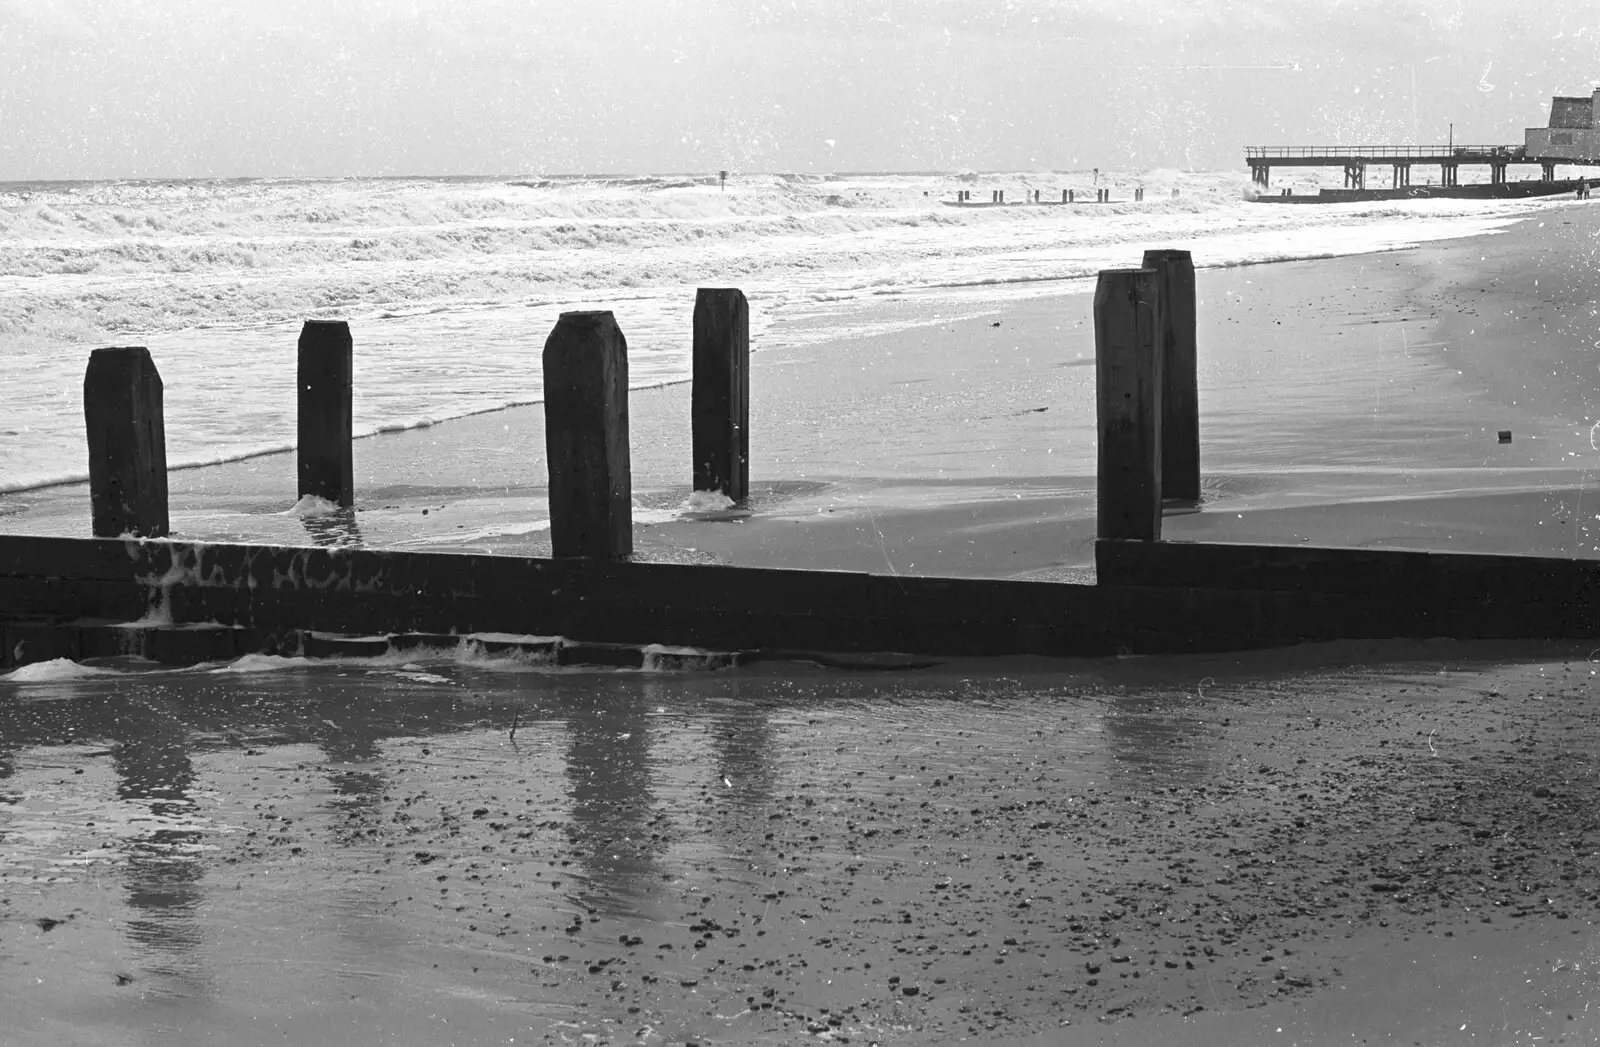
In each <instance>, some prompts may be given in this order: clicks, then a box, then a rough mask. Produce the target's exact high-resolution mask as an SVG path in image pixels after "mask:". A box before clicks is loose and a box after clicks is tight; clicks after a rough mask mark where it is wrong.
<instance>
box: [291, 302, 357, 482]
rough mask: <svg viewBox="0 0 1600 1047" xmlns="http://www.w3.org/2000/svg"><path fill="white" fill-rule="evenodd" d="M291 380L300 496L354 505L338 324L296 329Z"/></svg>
mask: <svg viewBox="0 0 1600 1047" xmlns="http://www.w3.org/2000/svg"><path fill="white" fill-rule="evenodd" d="M299 348H300V353H299V356H300V359H299V367H298V368H297V375H296V381H295V388H296V389H297V390H298V401H299V402H298V409H299V425H298V430H299V433H298V435H299V440H298V447H299V473H300V496H301V497H305V496H306V495H308V494H309V495H314V496H316V497H318V498H325V499H327V500H328V501H330V502H335V503H337V504H339V505H341V506H343V507H345V508H347V509H348V508H349V507H350V506H352V505H354V504H355V501H356V496H355V490H356V488H355V469H354V466H353V464H352V461H351V450H350V440H351V407H350V401H351V391H352V388H353V384H354V383H353V382H352V379H351V365H352V355H353V352H352V343H351V339H350V325H349V324H348V323H346V322H345V321H343V320H307V321H306V322H305V326H303V327H301V328H300V346H299Z"/></svg>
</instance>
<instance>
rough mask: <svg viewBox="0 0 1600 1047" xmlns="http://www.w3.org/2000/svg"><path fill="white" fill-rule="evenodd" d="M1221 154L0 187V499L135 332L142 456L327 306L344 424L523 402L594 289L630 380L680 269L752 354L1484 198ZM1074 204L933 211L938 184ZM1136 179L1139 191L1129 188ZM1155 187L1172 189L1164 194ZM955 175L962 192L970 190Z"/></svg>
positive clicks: (1325, 237) (267, 395)
mask: <svg viewBox="0 0 1600 1047" xmlns="http://www.w3.org/2000/svg"><path fill="white" fill-rule="evenodd" d="M1246 181H1247V179H1246V177H1245V175H1244V174H1243V173H1240V172H1200V173H1193V172H1181V171H1146V172H1140V173H1137V174H1130V173H1113V174H1102V175H1100V176H1099V179H1098V182H1096V181H1095V176H1094V175H1093V174H1092V173H1090V172H1014V173H995V174H975V173H968V174H954V173H952V174H924V175H894V176H888V175H857V176H830V177H822V176H802V175H771V176H759V177H757V176H736V177H733V178H730V179H729V182H728V186H727V188H726V190H724V189H723V188H722V187H721V185H720V184H719V183H718V182H717V181H716V180H714V179H707V178H705V177H704V176H677V175H663V176H655V175H649V176H644V175H641V176H628V177H606V178H579V177H573V178H542V179H481V178H463V179H325V180H315V179H313V180H303V179H245V180H229V181H164V182H106V183H50V184H32V185H24V184H15V183H12V184H4V185H0V360H4V362H5V366H6V369H7V376H8V378H10V379H11V381H10V383H9V384H8V391H0V416H3V417H4V418H5V419H6V421H5V422H4V423H3V424H4V426H5V428H3V429H0V493H3V492H5V491H8V490H10V491H16V490H19V489H24V488H28V487H33V486H39V485H42V484H47V483H53V482H65V481H70V480H77V479H80V478H81V477H82V475H83V473H84V465H85V462H86V450H85V447H84V443H83V435H82V431H81V430H82V408H81V402H80V400H79V397H80V392H79V391H80V390H81V383H82V374H83V366H84V363H85V360H86V357H87V353H88V350H89V348H90V347H91V346H94V345H96V344H99V345H105V344H138V345H148V346H150V347H151V350H152V353H153V354H154V355H155V357H156V359H157V364H158V366H159V367H160V369H161V373H162V375H163V378H164V380H165V383H166V401H167V441H168V455H169V462H170V463H171V464H172V465H173V466H175V467H177V466H184V465H200V464H207V463H212V462H219V461H227V460H232V459H236V458H242V457H247V456H251V455H256V454H264V453H269V452H271V451H274V450H281V449H283V448H285V447H288V446H291V445H292V442H293V432H294V420H293V404H294V397H293V388H292V382H293V379H292V372H293V366H294V362H293V361H294V345H295V340H296V337H297V333H298V327H299V324H300V322H301V321H303V320H305V319H310V318H332V317H339V318H347V319H349V320H350V321H351V323H352V327H353V333H354V335H355V339H356V346H357V364H356V367H357V392H356V419H357V431H358V432H360V433H377V432H388V431H393V430H396V429H405V428H412V427H418V426H424V425H429V424H433V423H434V422H437V421H441V420H443V419H447V418H453V417H458V416H462V415H467V414H473V413H478V412H481V411H485V410H493V409H497V408H500V407H504V406H508V405H512V404H525V403H531V402H537V401H538V400H539V399H540V398H541V397H542V395H543V391H542V388H541V385H540V376H539V373H538V365H537V346H538V345H539V344H541V343H542V341H543V339H544V337H545V335H546V334H547V333H548V331H549V330H550V327H551V326H552V325H553V324H554V322H555V320H556V318H557V317H558V315H559V313H560V312H561V311H562V310H563V309H573V308H610V309H613V310H614V311H615V312H616V315H617V318H618V322H619V323H620V324H621V326H622V327H623V330H624V331H625V333H626V336H627V338H628V343H629V357H630V371H631V373H630V378H631V379H632V382H633V384H634V386H635V387H644V386H649V385H652V384H661V383H664V382H673V381H681V380H684V379H686V378H687V377H688V372H689V352H690V338H691V330H692V309H693V300H694V289H695V288H696V287H702V286H738V287H741V288H743V289H744V290H745V292H746V294H747V295H748V296H749V298H750V303H751V322H752V343H753V346H754V347H755V348H756V349H757V350H758V351H759V350H760V349H762V348H764V347H769V346H773V345H780V344H784V343H785V340H786V339H787V340H790V341H791V342H792V341H793V340H795V339H807V340H811V339H815V338H816V337H818V334H817V331H818V330H821V328H818V327H817V326H816V325H815V324H812V325H810V326H809V327H808V328H807V329H806V330H805V331H804V332H799V331H797V330H795V329H793V328H792V327H791V326H785V325H782V324H779V323H778V321H779V320H781V319H782V318H783V317H785V316H790V315H799V314H806V315H808V316H816V315H817V314H818V311H819V310H823V311H825V310H827V309H829V308H833V307H842V306H843V305H847V304H848V303H849V302H851V301H855V300H861V299H864V298H869V297H875V296H883V295H898V294H910V293H921V294H933V295H935V296H938V295H946V296H949V297H950V298H951V299H952V300H957V299H959V300H961V301H962V302H963V307H964V308H977V307H978V306H977V300H976V299H975V298H974V297H973V296H974V295H977V294H980V293H981V294H990V293H993V294H1006V295H1015V294H1031V293H1045V292H1047V291H1050V290H1052V289H1054V288H1056V287H1072V286H1075V284H1074V282H1075V281H1076V282H1081V281H1084V280H1087V279H1089V278H1091V277H1092V276H1093V275H1094V274H1095V273H1096V272H1097V271H1098V270H1100V269H1103V268H1107V267H1111V266H1115V265H1126V264H1130V263H1131V262H1134V261H1136V260H1137V258H1138V256H1139V253H1140V252H1141V251H1142V250H1143V248H1144V247H1145V246H1155V245H1180V246H1185V247H1190V248H1191V249H1193V250H1194V252H1195V259H1196V263H1197V264H1198V265H1201V266H1210V265H1234V264H1244V263H1248V262H1259V261H1265V260H1272V259H1283V258H1303V257H1317V256H1323V255H1328V254H1347V253H1354V252H1359V251H1368V250H1379V249H1383V248H1384V247H1387V246H1396V245H1398V244H1400V243H1405V242H1415V241H1418V240H1425V239H1435V238H1439V237H1443V236H1452V235H1464V234H1465V233H1468V232H1475V231H1478V230H1480V229H1482V228H1486V227H1488V226H1487V224H1486V223H1488V224H1492V223H1493V222H1495V221H1504V220H1506V219H1507V218H1508V217H1510V216H1514V215H1517V214H1523V213H1528V212H1529V211H1530V210H1532V209H1533V208H1536V207H1538V206H1542V205H1540V204H1538V203H1536V202H1526V201H1512V202H1503V203H1494V204H1488V205H1486V204H1484V203H1481V202H1468V201H1443V200H1433V201H1415V202H1381V203H1369V204H1337V205H1329V206H1324V207H1315V208H1313V207H1267V206H1262V205H1256V204H1250V203H1247V202H1245V201H1244V200H1243V199H1242V195H1241V191H1242V188H1243V187H1244V185H1245V184H1246ZM985 185H990V186H994V187H996V188H999V187H1004V188H1005V189H1006V190H1007V194H1008V196H1009V197H1011V198H1013V199H1015V198H1021V197H1024V196H1026V195H1027V194H1028V192H1029V191H1030V190H1033V189H1038V190H1039V191H1040V192H1041V194H1042V197H1043V199H1044V200H1059V198H1060V194H1061V190H1062V189H1066V188H1073V189H1076V190H1078V191H1079V192H1078V195H1079V197H1080V198H1086V197H1088V196H1089V195H1090V194H1091V192H1092V189H1093V187H1095V186H1096V185H1098V186H1100V187H1106V186H1109V187H1110V188H1111V190H1112V195H1113V197H1114V198H1115V199H1116V200H1118V201H1119V202H1116V203H1111V204H1100V205H1085V206H1080V207H1071V206H1016V207H982V208H961V207H952V206H947V204H948V203H949V202H952V201H954V200H955V198H956V194H957V190H958V189H960V188H969V187H974V186H978V187H981V186H985ZM1139 186H1143V187H1145V188H1146V189H1147V190H1148V192H1147V196H1146V200H1145V202H1141V203H1134V202H1133V201H1132V197H1133V191H1134V189H1135V188H1136V187H1139ZM1174 189H1176V190H1177V191H1178V195H1177V196H1176V197H1174V196H1173V195H1172V191H1173V190H1174ZM974 192H975V193H976V194H980V195H981V192H982V189H981V188H978V189H975V190H974Z"/></svg>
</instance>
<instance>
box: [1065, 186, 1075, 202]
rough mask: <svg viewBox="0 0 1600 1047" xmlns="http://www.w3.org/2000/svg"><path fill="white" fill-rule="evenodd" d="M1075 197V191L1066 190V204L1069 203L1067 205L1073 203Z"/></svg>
mask: <svg viewBox="0 0 1600 1047" xmlns="http://www.w3.org/2000/svg"><path fill="white" fill-rule="evenodd" d="M1077 195H1078V194H1077V192H1076V191H1075V190H1072V189H1068V190H1067V195H1066V201H1067V203H1069V204H1070V203H1073V202H1074V201H1075V200H1076V199H1077Z"/></svg>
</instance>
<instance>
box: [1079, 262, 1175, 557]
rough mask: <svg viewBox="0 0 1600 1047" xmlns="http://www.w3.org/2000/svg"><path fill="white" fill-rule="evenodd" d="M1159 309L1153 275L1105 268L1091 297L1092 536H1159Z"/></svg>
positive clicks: (1161, 320)
mask: <svg viewBox="0 0 1600 1047" xmlns="http://www.w3.org/2000/svg"><path fill="white" fill-rule="evenodd" d="M1164 324H1165V317H1164V316H1163V315H1162V308H1161V289H1160V281H1159V277H1158V275H1157V274H1156V272H1155V271H1154V270H1151V269H1108V270H1103V271H1102V272H1101V273H1100V280H1099V283H1098V284H1096V286H1095V291H1094V346H1095V350H1094V351H1095V400H1096V405H1097V411H1096V413H1097V415H1098V423H1099V426H1098V428H1099V441H1098V452H1099V453H1098V456H1097V457H1098V461H1097V467H1096V471H1095V475H1096V488H1097V495H1096V514H1097V519H1098V528H1097V533H1098V534H1099V536H1100V537H1101V538H1137V539H1143V540H1146V541H1155V540H1156V539H1158V538H1160V537H1161V330H1162V327H1163V326H1164Z"/></svg>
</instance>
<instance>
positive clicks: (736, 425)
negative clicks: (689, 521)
mask: <svg viewBox="0 0 1600 1047" xmlns="http://www.w3.org/2000/svg"><path fill="white" fill-rule="evenodd" d="M690 399H691V407H690V421H691V423H692V429H693V444H694V489H695V490H696V491H720V492H722V493H723V494H725V495H727V496H728V497H729V498H731V499H733V500H734V501H735V502H742V501H744V499H745V496H746V495H747V494H749V492H750V306H749V303H748V302H746V301H745V297H744V292H743V291H741V290H739V289H738V288H735V287H702V288H700V289H699V290H697V291H696V292H695V297H694V391H693V394H692V396H691V398H690Z"/></svg>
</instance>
